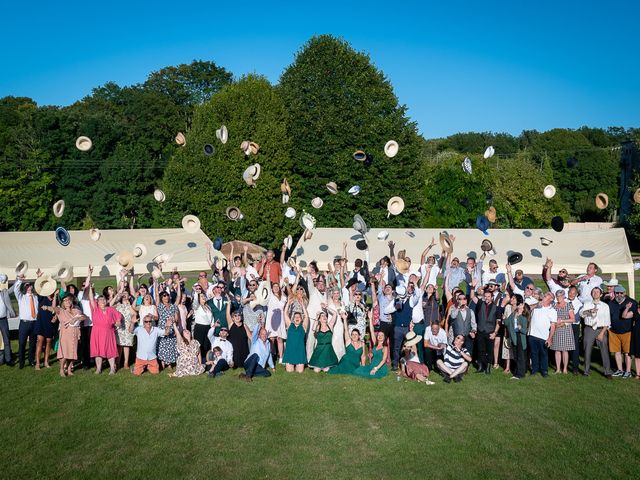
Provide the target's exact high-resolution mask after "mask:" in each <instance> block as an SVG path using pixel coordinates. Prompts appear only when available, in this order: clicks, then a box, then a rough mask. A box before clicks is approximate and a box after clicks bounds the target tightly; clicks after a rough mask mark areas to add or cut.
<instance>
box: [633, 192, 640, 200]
mask: <svg viewBox="0 0 640 480" xmlns="http://www.w3.org/2000/svg"><path fill="white" fill-rule="evenodd" d="M633 201H634V202H636V203H640V188H638V189H637V190H636V191H635V192H634V194H633Z"/></svg>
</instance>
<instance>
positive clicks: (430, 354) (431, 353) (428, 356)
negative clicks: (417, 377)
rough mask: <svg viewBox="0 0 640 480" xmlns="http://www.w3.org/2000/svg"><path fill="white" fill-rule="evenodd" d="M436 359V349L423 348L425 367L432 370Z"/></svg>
mask: <svg viewBox="0 0 640 480" xmlns="http://www.w3.org/2000/svg"><path fill="white" fill-rule="evenodd" d="M437 360H438V353H437V351H436V350H434V349H432V348H425V349H424V363H425V364H426V365H427V367H429V370H431V371H433V370H434V368H435V366H436V362H437Z"/></svg>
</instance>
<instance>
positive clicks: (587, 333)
mask: <svg viewBox="0 0 640 480" xmlns="http://www.w3.org/2000/svg"><path fill="white" fill-rule="evenodd" d="M589 265H592V264H589ZM593 265H595V264H593ZM587 271H589V270H587ZM593 272H594V275H592V277H593V276H595V270H593ZM584 288H586V289H588V290H589V292H590V294H591V300H590V301H587V302H584V306H583V307H582V311H581V312H580V316H581V317H582V318H583V319H584V332H583V340H584V373H583V375H584V376H585V377H588V376H589V373H590V371H591V352H592V350H593V344H594V342H597V344H598V348H600V354H601V355H602V367H603V369H604V376H605V377H607V378H611V359H610V358H609V341H608V337H607V330H609V327H610V326H611V312H610V310H609V305H607V304H606V303H604V302H603V301H601V298H602V288H600V287H599V286H590V285H589V284H585V287H584Z"/></svg>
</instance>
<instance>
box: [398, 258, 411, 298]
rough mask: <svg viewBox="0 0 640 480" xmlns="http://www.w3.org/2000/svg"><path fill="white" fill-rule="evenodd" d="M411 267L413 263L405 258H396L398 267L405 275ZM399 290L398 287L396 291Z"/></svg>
mask: <svg viewBox="0 0 640 480" xmlns="http://www.w3.org/2000/svg"><path fill="white" fill-rule="evenodd" d="M410 267H411V264H410V263H409V262H408V261H406V260H405V259H404V258H396V269H397V270H398V271H399V272H400V273H402V274H403V275H404V274H405V273H408V272H409V268H410ZM398 288H400V287H398ZM397 291H398V290H397V289H396V292H397Z"/></svg>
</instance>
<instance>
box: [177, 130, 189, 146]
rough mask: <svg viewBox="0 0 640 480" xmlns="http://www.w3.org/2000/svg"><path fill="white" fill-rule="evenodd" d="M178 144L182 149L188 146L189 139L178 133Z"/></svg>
mask: <svg viewBox="0 0 640 480" xmlns="http://www.w3.org/2000/svg"><path fill="white" fill-rule="evenodd" d="M176 143H177V144H178V145H180V146H181V147H184V146H185V145H186V144H187V139H186V138H185V136H184V133H182V132H178V134H177V135H176Z"/></svg>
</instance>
